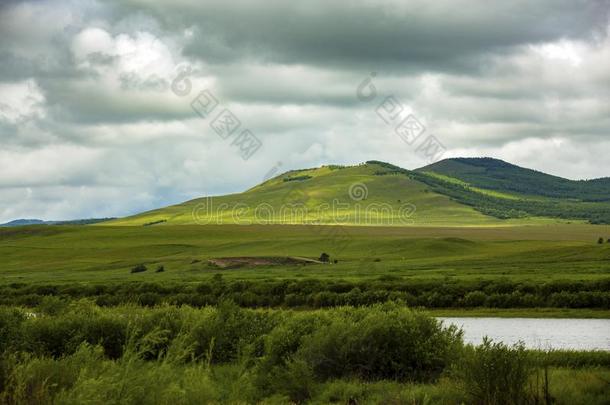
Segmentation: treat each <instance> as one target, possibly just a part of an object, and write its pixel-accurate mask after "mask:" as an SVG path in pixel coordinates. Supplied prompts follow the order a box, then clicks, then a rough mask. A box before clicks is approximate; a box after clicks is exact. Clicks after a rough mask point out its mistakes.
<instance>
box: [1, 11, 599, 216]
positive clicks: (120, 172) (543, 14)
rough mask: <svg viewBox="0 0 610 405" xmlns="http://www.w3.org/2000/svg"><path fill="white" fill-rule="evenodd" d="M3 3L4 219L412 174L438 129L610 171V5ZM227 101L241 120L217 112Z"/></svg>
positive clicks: (473, 149) (578, 170) (484, 149)
mask: <svg viewBox="0 0 610 405" xmlns="http://www.w3.org/2000/svg"><path fill="white" fill-rule="evenodd" d="M0 4H1V5H0V222H4V221H8V220H11V219H15V218H24V217H25V218H42V219H73V218H86V217H103V216H123V215H127V214H131V213H135V212H138V211H142V210H146V209H151V208H156V207H160V206H163V205H168V204H172V203H178V202H182V201H185V200H188V199H191V198H194V197H199V196H202V195H217V194H225V193H230V192H239V191H242V190H244V189H247V188H249V187H251V186H253V185H255V184H257V183H259V182H261V181H262V180H263V178H265V176H266V175H269V174H272V173H279V172H283V171H286V170H289V169H294V168H305V167H313V166H319V165H321V164H329V163H336V164H354V163H359V162H363V161H366V160H371V159H376V160H383V161H388V162H391V163H394V164H396V165H399V166H402V167H405V168H409V169H413V168H416V167H420V166H423V165H425V164H426V163H427V161H428V159H429V158H428V157H427V156H426V154H425V153H423V152H422V151H421V150H419V151H418V144H419V143H420V142H421V141H422V140H424V139H432V138H427V137H428V136H430V135H433V136H434V137H435V139H437V140H438V141H439V142H440V143H442V145H443V146H444V147H445V148H446V150H447V151H446V153H445V156H444V157H453V156H492V157H497V158H501V159H504V160H507V161H509V162H511V163H515V164H518V165H521V166H525V167H531V168H535V169H537V170H541V171H545V172H549V173H552V174H556V175H560V176H563V177H568V178H572V179H581V178H595V177H607V176H610V167H609V164H608V163H609V162H610V158H609V156H610V136H609V135H610V38H609V34H610V13H609V10H610V0H591V1H581V0H536V1H531V0H527V1H515V0H511V1H507V2H504V1H495V2H490V1H484V0H481V1H453V0H452V1H429V0H421V1H420V0H416V1H404V0H387V1H378V0H357V1H354V0H350V1H328V0H308V1H285V0H265V1H245V0H237V1H236V0H231V1H227V0H218V1H202V0H174V1H171V2H169V1H164V0H124V1H118V0H116V1H112V0H105V1H91V0H61V1H60V0H49V1H46V0H42V1H29V2H27V1H26V2H17V1H7V0H0ZM372 72H374V77H373V78H372V81H371V82H370V85H369V83H368V82H367V83H365V84H364V85H362V86H361V93H360V97H358V96H357V94H358V93H357V91H358V88H359V85H361V83H363V81H364V80H365V79H367V78H371V73H372ZM185 77H186V78H188V81H189V82H188V83H187V82H186V81H185V80H184V78H185ZM188 84H190V86H188ZM172 85H173V86H172ZM371 86H374V90H375V92H374V93H371V91H372V90H371V89H372V87H371ZM203 90H207V91H208V92H209V93H206V94H211V95H213V96H214V98H215V99H216V100H218V102H219V105H218V106H217V108H216V109H214V110H213V111H211V112H210V113H209V114H208V115H207V116H206V117H202V116H200V115H198V114H196V113H195V111H194V110H193V108H192V107H191V102H192V101H193V99H194V98H195V97H197V96H198V95H199V94H200V92H201V91H203ZM362 91H364V92H365V93H366V96H363V94H364V93H362ZM389 96H394V97H395V100H397V101H398V102H399V103H400V107H401V108H402V113H403V114H402V115H400V117H403V116H406V115H407V114H412V115H413V116H414V117H415V118H416V119H417V120H419V121H420V122H421V123H422V124H423V125H424V127H425V132H424V133H423V135H421V136H420V138H418V139H417V140H416V141H413V143H412V144H409V143H408V142H405V140H404V139H401V137H400V136H398V135H397V133H396V132H395V126H396V125H394V124H396V122H389V123H386V122H385V121H384V120H383V119H382V117H380V116H379V115H378V114H377V108H378V106H379V105H380V104H381V103H382V102H384V100H385V99H386V97H389ZM206 100H208V99H206ZM200 101H201V99H200ZM198 105H199V106H201V105H204V104H198ZM388 105H389V104H387V103H386V104H384V106H385V107H388ZM209 106H210V105H209V104H208V107H209ZM225 108H226V109H228V111H230V112H231V113H232V114H233V116H234V117H236V118H237V119H238V120H239V121H240V123H241V125H240V127H239V128H238V129H236V130H235V133H233V134H232V135H228V134H226V133H221V134H220V135H219V134H217V133H216V132H215V131H214V130H213V129H212V127H211V126H210V123H211V121H212V120H213V119H214V118H215V116H217V115H218V114H220V113H221V111H223V110H224V109H225ZM381 111H387V110H383V109H382V110H381ZM394 111H396V110H392V111H390V112H391V113H393V112H394ZM382 115H383V114H382ZM385 117H386V118H387V115H386V116H385ZM246 129H248V130H250V132H249V133H247V134H246V135H242V131H243V130H246ZM221 132H222V131H221ZM250 134H253V135H254V136H255V137H256V139H258V140H259V141H260V143H261V144H262V146H261V147H260V149H258V150H257V151H255V153H254V154H253V155H252V156H251V157H249V159H247V160H244V158H243V156H242V154H243V152H244V150H242V148H243V147H244V145H245V144H244V143H243V142H242V143H240V141H239V140H240V139H241V141H244V139H248V142H249V141H250V140H252V139H253V138H251V137H250ZM225 136H226V138H225ZM240 145H241V147H240ZM246 145H247V144H246ZM252 150H253V149H247V151H252Z"/></svg>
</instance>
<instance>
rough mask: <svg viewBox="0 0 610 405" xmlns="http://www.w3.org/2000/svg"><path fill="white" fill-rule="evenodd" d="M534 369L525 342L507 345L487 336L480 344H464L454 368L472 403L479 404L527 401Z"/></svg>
mask: <svg viewBox="0 0 610 405" xmlns="http://www.w3.org/2000/svg"><path fill="white" fill-rule="evenodd" d="M534 371H535V370H534V363H533V360H532V358H531V355H530V354H529V353H528V352H527V351H526V350H525V348H524V347H523V345H520V344H519V345H515V346H513V347H508V346H506V345H504V344H503V343H493V342H491V341H490V340H489V339H487V338H485V339H484V340H483V344H482V345H480V346H478V347H472V346H467V347H465V348H464V351H463V353H462V356H461V358H460V361H458V362H456V363H455V366H454V368H453V373H454V376H455V377H456V378H457V380H458V381H459V382H460V383H461V384H462V386H463V387H464V389H465V391H466V392H467V393H468V395H469V396H470V398H471V402H470V403H472V404H479V405H522V404H528V403H529V400H530V395H531V393H530V392H529V386H528V383H529V379H530V377H531V376H532V375H533V373H534Z"/></svg>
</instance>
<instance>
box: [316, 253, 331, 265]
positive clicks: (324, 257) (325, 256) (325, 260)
mask: <svg viewBox="0 0 610 405" xmlns="http://www.w3.org/2000/svg"><path fill="white" fill-rule="evenodd" d="M318 260H320V261H321V262H323V263H328V262H329V261H330V256H329V255H328V253H322V254H321V255H320V258H319V259H318Z"/></svg>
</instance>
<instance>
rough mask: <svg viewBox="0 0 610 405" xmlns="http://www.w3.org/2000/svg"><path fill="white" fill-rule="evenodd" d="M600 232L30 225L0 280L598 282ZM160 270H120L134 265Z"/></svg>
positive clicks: (15, 242) (5, 248)
mask: <svg viewBox="0 0 610 405" xmlns="http://www.w3.org/2000/svg"><path fill="white" fill-rule="evenodd" d="M600 236H601V237H604V238H606V237H609V236H610V227H608V226H593V225H577V224H572V225H547V226H525V227H523V226H522V227H504V228H491V227H478V228H477V227H466V228H427V227H423V228H418V227H353V226H351V227H332V226H287V225H248V226H246V225H206V226H198V225H190V226H174V225H163V226H150V227H142V226H140V227H135V226H131V227H121V226H116V227H110V226H86V227H80V226H52V227H49V226H34V227H21V228H4V229H0V256H1V257H2V272H1V273H0V280H1V281H2V282H3V283H9V282H17V281H22V282H33V283H42V282H44V283H48V282H60V281H83V282H94V281H132V280H139V281H144V280H153V279H154V280H181V281H197V280H201V279H206V278H209V277H210V275H212V274H215V273H216V272H217V271H218V269H215V268H213V267H210V266H208V265H207V263H206V260H207V259H210V258H216V257H235V256H255V257H256V256H282V257H290V256H297V257H309V258H317V257H318V256H319V255H320V254H321V253H322V252H327V253H328V254H330V255H331V258H332V259H337V260H338V263H336V264H319V265H308V266H292V267H282V266H269V267H257V268H246V269H235V270H223V275H224V276H225V277H226V278H229V279H285V278H319V279H348V280H350V279H351V280H354V279H356V280H362V279H373V278H377V277H380V276H382V275H387V274H391V275H393V276H396V277H399V278H403V279H421V280H423V279H429V280H444V279H447V278H449V279H456V280H483V279H496V278H507V279H510V280H513V281H515V280H516V281H548V280H560V279H561V280H574V281H579V280H581V281H583V280H598V279H604V278H607V277H609V275H610V244H609V243H604V244H601V245H600V244H597V239H598V237H600ZM139 263H144V264H147V265H150V266H154V265H164V266H165V268H166V271H165V272H163V273H160V274H151V273H145V274H130V273H129V270H130V269H131V268H132V267H133V266H134V265H136V264H139Z"/></svg>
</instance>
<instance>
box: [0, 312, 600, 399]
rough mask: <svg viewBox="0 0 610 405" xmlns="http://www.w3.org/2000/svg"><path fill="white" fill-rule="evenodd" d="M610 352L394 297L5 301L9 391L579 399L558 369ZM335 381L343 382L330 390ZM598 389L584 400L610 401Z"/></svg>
mask: <svg viewBox="0 0 610 405" xmlns="http://www.w3.org/2000/svg"><path fill="white" fill-rule="evenodd" d="M609 364H610V355H608V353H604V352H587V353H564V352H558V353H557V352H551V353H545V352H528V351H526V350H525V349H524V348H523V347H522V346H514V347H507V346H505V345H502V344H493V343H492V342H489V341H486V342H484V344H483V345H481V346H480V347H476V348H475V347H471V346H465V345H464V344H463V340H462V333H461V332H460V331H459V330H457V329H456V328H455V327H453V326H450V327H444V326H443V325H442V324H441V323H440V322H439V321H437V320H435V319H434V318H431V317H429V316H427V315H425V314H423V313H420V312H417V311H411V310H408V309H406V308H404V307H400V306H397V305H394V304H385V305H377V306H373V307H368V308H359V309H357V308H337V309H333V310H325V311H285V310H247V309H240V308H239V307H237V306H236V305H234V304H232V303H230V302H223V303H221V304H220V305H219V306H218V307H206V308H204V309H194V308H190V307H181V308H178V307H175V306H164V307H159V308H154V309H150V308H139V307H134V306H122V307H116V308H105V309H101V308H99V307H97V306H94V305H91V304H90V303H87V302H83V301H80V302H72V303H70V304H68V305H65V304H62V302H60V301H59V300H55V302H54V303H51V302H47V303H46V304H45V305H43V306H41V307H39V308H37V309H36V310H35V311H34V312H33V313H30V312H27V311H24V310H23V309H21V308H15V307H0V404H51V403H57V404H73V403H122V404H158V403H162V404H170V403H172V404H202V403H258V402H260V401H262V400H265V403H275V404H280V403H282V404H285V403H304V402H315V403H332V402H334V403H359V402H360V401H362V403H365V402H364V400H365V399H367V398H365V395H366V393H365V392H364V391H363V390H362V387H364V385H363V384H362V383H363V382H366V383H373V384H374V383H376V382H377V383H381V382H382V381H387V382H386V383H385V385H384V386H385V387H386V390H385V392H383V393H382V396H381V397H380V398H378V400H375V399H374V398H373V399H371V398H368V399H369V400H368V401H367V402H366V403H381V402H383V403H442V404H456V405H457V404H460V403H473V404H475V403H476V404H497V405H501V404H506V405H509V404H515V405H517V404H529V403H537V404H550V403H555V404H560V403H564V404H568V403H569V404H573V403H585V402H583V398H579V397H578V395H583V392H580V391H578V390H575V391H572V392H570V393H568V394H566V392H565V390H563V391H561V395H558V394H553V389H554V388H555V387H563V386H564V384H563V383H562V381H561V380H559V381H555V378H554V377H549V373H548V368H549V367H554V366H562V367H565V366H568V367H583V366H585V367H586V366H602V367H603V366H605V367H607V366H608V365H609ZM541 377H542V378H541ZM333 381H343V382H342V383H341V382H338V384H343V385H340V386H343V387H344V388H346V389H344V390H339V391H337V390H336V389H335V390H331V391H330V392H329V391H328V388H325V387H326V386H325V385H324V384H333ZM398 383H403V384H406V383H408V384H410V386H411V387H415V391H408V392H403V391H400V390H398V391H397V390H396V384H398ZM588 383H589V381H587V384H588ZM335 384H337V383H335ZM392 384H394V385H392ZM417 384H419V385H417ZM425 384H435V385H425ZM357 387H361V389H357ZM549 387H551V389H549ZM355 388H356V389H355ZM590 388H591V387H586V388H585V390H586V389H588V394H587V396H586V398H587V400H586V403H588V404H596V403H600V404H601V403H603V400H604V389H603V388H602V389H601V390H599V392H598V393H597V394H596V395H595V394H593V393H592V391H591V389H590ZM388 389H390V392H388ZM392 389H393V390H394V392H391V390H392ZM581 391H582V390H581ZM574 392H576V394H575V393H574ZM553 397H555V398H553ZM388 401H390V402H388ZM422 401H425V402H422ZM556 401H557V402H556Z"/></svg>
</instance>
